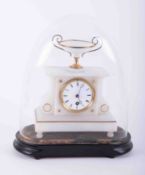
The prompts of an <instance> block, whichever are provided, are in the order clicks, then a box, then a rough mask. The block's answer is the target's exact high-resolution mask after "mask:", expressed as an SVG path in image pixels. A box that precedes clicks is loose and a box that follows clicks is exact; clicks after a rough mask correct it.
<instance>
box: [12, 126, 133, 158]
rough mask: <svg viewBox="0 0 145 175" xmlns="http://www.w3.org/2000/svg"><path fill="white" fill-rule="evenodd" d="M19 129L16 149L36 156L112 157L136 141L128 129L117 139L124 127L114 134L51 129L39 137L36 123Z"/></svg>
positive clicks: (15, 143) (126, 150)
mask: <svg viewBox="0 0 145 175" xmlns="http://www.w3.org/2000/svg"><path fill="white" fill-rule="evenodd" d="M22 132H23V135H22V134H20V132H17V134H16V139H15V141H14V147H15V149H16V150H17V151H19V152H21V153H23V154H25V155H28V156H32V157H34V158H36V159H40V158H45V157H110V158H114V157H116V156H120V155H123V154H125V153H127V152H129V151H130V150H131V149H132V147H133V144H132V142H131V136H130V134H129V133H128V134H127V135H126V137H123V138H122V139H118V138H119V137H121V134H123V133H124V130H123V129H122V128H120V127H118V131H117V132H116V133H115V134H114V137H113V138H108V137H107V136H106V133H105V132H51V133H50V132H49V133H44V136H43V138H41V139H38V138H37V137H36V133H35V129H34V125H29V126H27V127H25V128H24V129H23V131H22Z"/></svg>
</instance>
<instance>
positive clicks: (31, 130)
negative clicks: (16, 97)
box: [17, 15, 129, 145]
mask: <svg viewBox="0 0 145 175" xmlns="http://www.w3.org/2000/svg"><path fill="white" fill-rule="evenodd" d="M83 19H85V20H83ZM26 73H27V76H26V81H25V86H24V92H23V99H22V105H21V122H20V131H19V132H18V133H17V138H18V139H19V140H21V141H22V142H23V143H27V144H32V145H48V144H80V143H81V144H83V143H85V144H113V145H115V144H123V143H125V142H126V139H127V138H128V137H129V135H128V131H127V124H128V123H127V115H128V107H127V104H128V103H127V100H128V99H127V94H126V88H125V84H124V80H123V73H122V67H121V64H120V58H119V56H118V55H117V54H116V51H115V47H113V45H112V41H111V40H109V39H108V38H107V37H106V36H105V35H104V34H103V33H102V32H100V31H99V29H98V27H97V25H96V21H95V19H93V18H91V17H88V16H87V17H86V16H75V15H74V16H68V17H65V18H63V19H60V20H59V21H57V22H56V23H55V24H53V25H52V26H51V28H49V29H48V30H46V31H45V32H44V33H43V35H42V36H41V39H40V40H38V44H37V46H36V49H34V53H32V59H31V60H30V62H29V65H28V69H27V70H26Z"/></svg>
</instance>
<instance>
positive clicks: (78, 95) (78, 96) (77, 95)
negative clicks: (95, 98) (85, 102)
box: [76, 84, 83, 105]
mask: <svg viewBox="0 0 145 175" xmlns="http://www.w3.org/2000/svg"><path fill="white" fill-rule="evenodd" d="M82 87H83V84H82V85H81V87H80V89H79V92H78V94H76V98H78V100H79V102H78V105H79V104H80V103H81V100H80V92H81V89H82Z"/></svg>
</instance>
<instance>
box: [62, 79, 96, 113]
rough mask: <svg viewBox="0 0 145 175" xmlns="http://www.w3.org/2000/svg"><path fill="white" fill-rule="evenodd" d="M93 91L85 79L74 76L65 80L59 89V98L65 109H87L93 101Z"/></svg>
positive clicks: (75, 110)
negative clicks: (74, 77)
mask: <svg viewBox="0 0 145 175" xmlns="http://www.w3.org/2000/svg"><path fill="white" fill-rule="evenodd" d="M94 96H95V91H94V89H93V87H92V85H91V84H90V83H89V82H88V81H86V80H85V79H81V78H76V79H71V80H69V81H68V82H66V83H65V84H64V86H63V88H62V89H61V91H60V99H61V102H62V105H63V107H64V108H65V109H67V110H68V111H72V112H79V111H83V110H85V109H88V107H90V106H91V105H92V103H93V102H94Z"/></svg>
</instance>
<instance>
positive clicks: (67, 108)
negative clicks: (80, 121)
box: [59, 77, 96, 113]
mask: <svg viewBox="0 0 145 175" xmlns="http://www.w3.org/2000/svg"><path fill="white" fill-rule="evenodd" d="M79 80H80V81H83V82H84V83H86V84H87V85H88V86H89V87H90V89H91V91H92V99H91V101H90V102H89V103H88V105H87V106H86V107H84V108H83V109H80V110H75V109H71V108H69V107H68V106H67V105H66V104H65V102H64V100H63V92H64V89H65V87H66V86H67V85H68V84H70V83H71V82H73V81H79ZM95 97H96V92H95V88H94V87H93V85H92V84H91V83H90V82H89V81H88V80H86V79H84V78H82V77H75V78H72V79H70V80H68V81H66V82H65V83H64V84H63V85H62V87H61V88H60V92H59V99H60V103H61V105H62V106H63V108H64V109H66V110H67V111H69V112H73V113H80V112H83V111H86V110H88V109H89V108H90V107H91V106H92V105H93V103H94V101H95Z"/></svg>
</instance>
